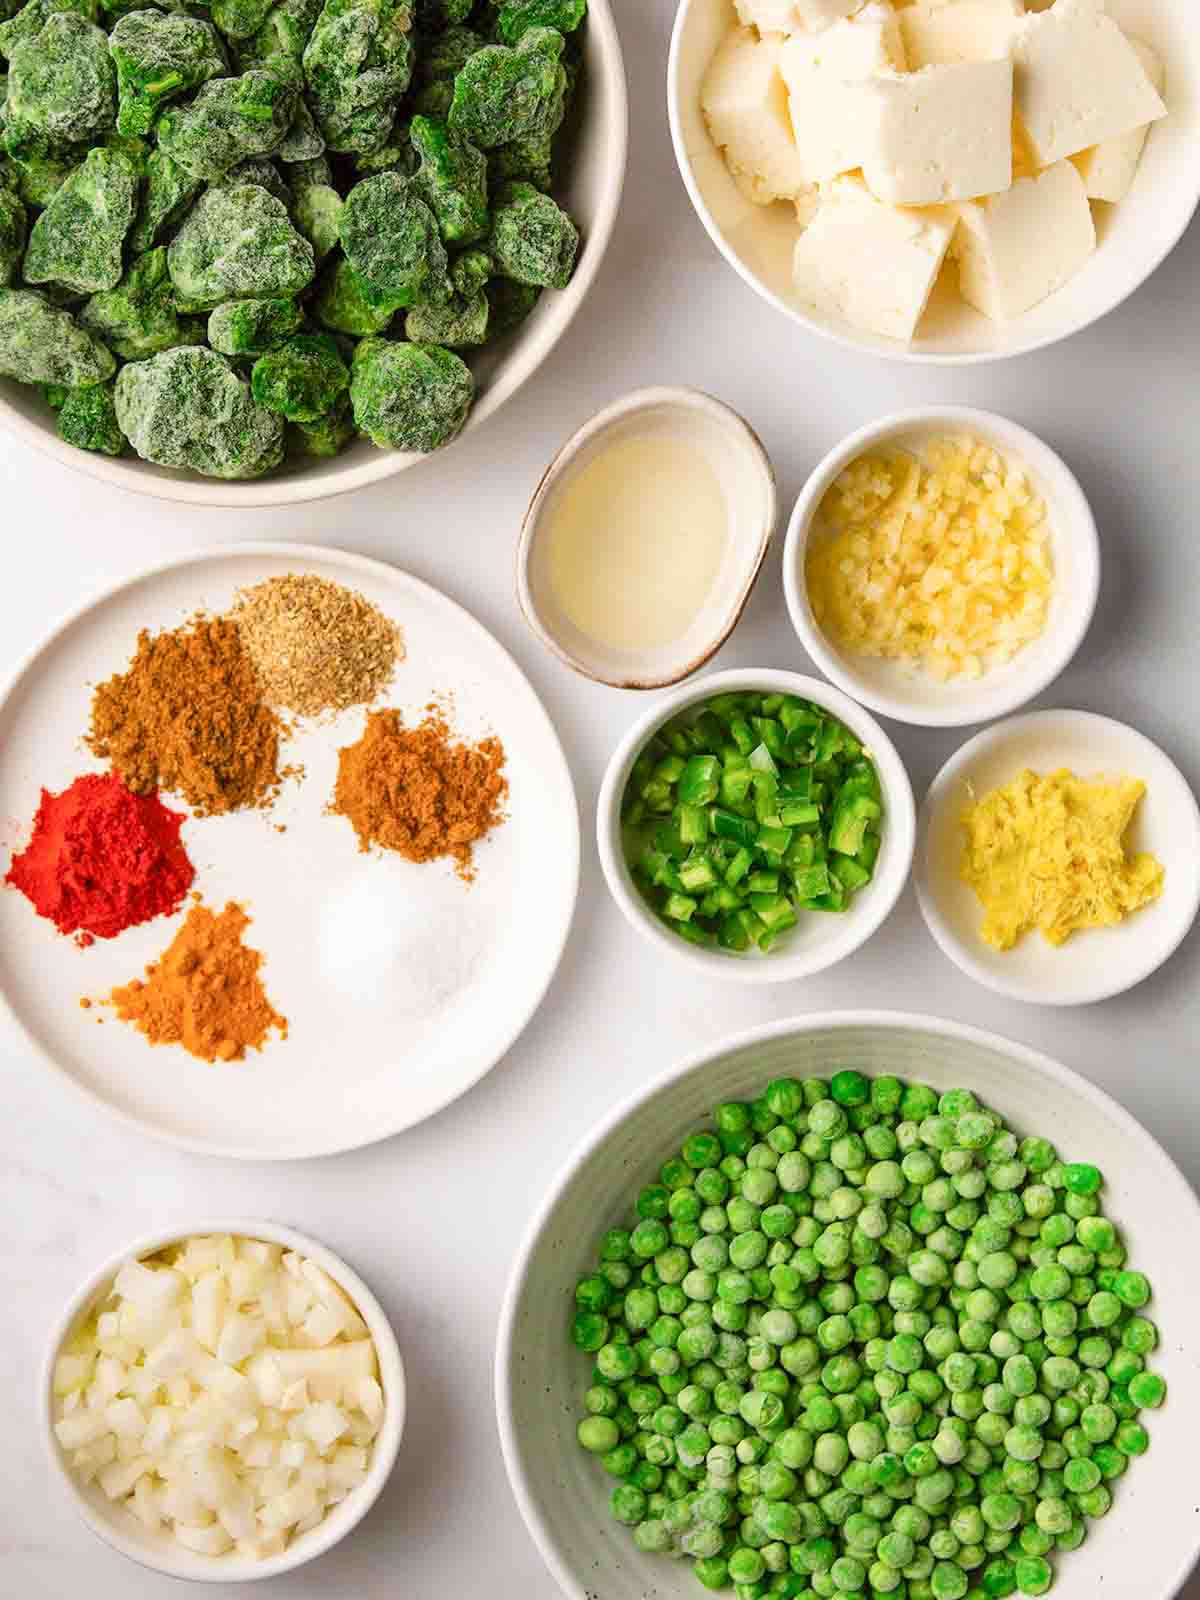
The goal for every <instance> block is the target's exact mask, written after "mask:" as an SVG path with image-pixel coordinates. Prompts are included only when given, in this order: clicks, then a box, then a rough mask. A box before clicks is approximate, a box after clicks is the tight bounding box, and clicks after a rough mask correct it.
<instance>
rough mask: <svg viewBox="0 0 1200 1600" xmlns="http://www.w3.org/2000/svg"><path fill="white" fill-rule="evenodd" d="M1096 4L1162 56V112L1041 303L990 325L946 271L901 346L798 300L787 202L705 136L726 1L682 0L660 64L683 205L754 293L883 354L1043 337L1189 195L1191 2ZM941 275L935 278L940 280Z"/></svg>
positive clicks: (1124, 275) (1000, 346)
mask: <svg viewBox="0 0 1200 1600" xmlns="http://www.w3.org/2000/svg"><path fill="white" fill-rule="evenodd" d="M1106 10H1107V11H1108V12H1109V13H1110V14H1111V15H1112V16H1113V17H1114V18H1115V19H1116V20H1117V21H1118V22H1119V23H1120V24H1121V26H1122V27H1124V28H1127V29H1128V30H1129V31H1130V32H1131V33H1133V34H1135V35H1137V36H1138V37H1139V38H1143V39H1145V40H1146V42H1147V43H1148V44H1150V45H1152V46H1153V47H1154V49H1155V50H1156V51H1157V53H1158V54H1159V56H1161V57H1162V59H1163V60H1164V61H1165V62H1166V68H1167V85H1166V100H1167V104H1168V107H1169V108H1170V115H1169V116H1168V117H1166V118H1165V119H1164V120H1163V121H1161V122H1158V123H1156V124H1155V126H1154V128H1153V129H1152V131H1151V133H1150V137H1149V139H1148V140H1147V143H1146V149H1145V153H1144V154H1143V157H1142V162H1141V166H1140V168H1139V170H1138V174H1137V177H1136V179H1135V181H1134V185H1133V188H1132V189H1131V191H1130V193H1129V194H1128V196H1127V197H1126V198H1125V199H1124V200H1123V201H1122V202H1121V204H1120V205H1118V206H1104V205H1101V206H1099V207H1098V208H1097V209H1098V221H1097V233H1098V235H1099V244H1098V247H1097V249H1096V253H1095V254H1094V256H1093V257H1092V258H1091V260H1090V261H1089V262H1088V263H1087V265H1086V266H1085V267H1084V269H1083V271H1082V272H1080V273H1079V274H1077V276H1076V277H1074V278H1072V279H1071V281H1070V282H1069V283H1067V284H1064V286H1063V287H1062V288H1061V289H1060V290H1059V291H1058V292H1057V293H1056V294H1053V295H1051V296H1050V297H1049V299H1047V300H1044V301H1043V302H1042V304H1041V305H1039V306H1035V307H1034V308H1033V309H1032V310H1031V311H1027V312H1026V313H1025V315H1024V316H1021V317H1017V318H1015V319H1014V320H1013V321H1012V322H1009V323H1005V324H998V323H993V322H990V321H988V319H987V318H986V317H983V316H980V315H979V313H978V312H975V311H973V310H972V309H971V308H970V307H969V306H968V305H967V304H966V302H965V301H963V300H961V299H960V298H959V296H958V294H957V290H956V285H955V284H954V283H953V280H952V279H951V282H950V284H949V285H948V286H947V288H946V289H943V286H942V284H939V285H938V288H937V289H936V290H935V293H934V299H933V303H932V305H931V306H930V308H929V310H928V311H927V313H926V315H925V317H924V318H923V319H922V322H921V326H920V330H919V333H918V337H917V338H916V340H915V341H914V342H913V344H912V345H904V344H901V343H899V342H898V341H896V340H894V339H886V338H882V337H880V336H879V335H877V334H871V333H865V332H863V331H862V330H861V329H858V328H852V327H851V326H850V325H849V324H848V323H845V322H841V321H839V320H836V319H834V318H823V317H821V316H819V315H818V314H817V313H816V312H814V311H811V310H809V309H807V308H806V307H804V306H803V305H802V304H801V303H800V302H799V300H798V299H797V298H796V295H795V292H794V290H793V288H792V271H791V264H792V252H793V248H794V246H795V242H796V238H797V234H798V229H797V225H796V220H795V215H794V212H793V209H792V207H791V206H790V205H774V206H756V205H753V204H751V203H750V201H748V200H747V199H746V198H745V196H744V195H743V194H742V193H741V191H740V190H739V189H738V187H737V185H736V184H735V183H734V181H733V179H732V178H731V177H730V176H729V173H728V171H727V170H726V168H725V163H724V161H723V160H722V158H721V154H720V151H719V150H718V149H717V148H716V146H715V145H714V144H713V143H712V140H711V139H710V138H709V136H708V130H707V129H706V127H705V125H704V117H703V114H702V113H701V110H700V90H701V85H702V83H703V81H704V75H705V72H706V71H707V69H708V64H709V62H710V61H711V60H712V58H713V55H714V53H715V52H716V49H717V46H718V45H719V44H720V42H721V40H722V38H724V36H725V32H726V30H727V28H728V27H729V26H730V23H731V22H732V20H733V18H734V15H735V13H734V8H733V3H732V0H682V3H681V5H680V7H679V11H678V13H677V15H676V18H675V31H674V34H673V36H672V39H671V53H670V60H669V65H668V67H667V106H668V112H669V115H670V120H671V137H672V140H673V142H674V145H675V157H676V160H677V161H678V163H679V170H680V172H681V173H682V174H683V181H684V183H685V184H686V185H687V190H688V194H689V195H690V196H691V199H692V204H693V205H694V206H695V208H696V213H697V215H698V216H699V218H700V220H701V222H703V224H704V226H705V228H706V229H707V230H708V233H709V237H710V238H711V239H712V241H713V243H714V244H715V245H716V246H717V249H718V250H720V252H721V254H722V255H723V256H724V257H725V259H726V260H727V261H728V262H729V264H730V266H731V267H733V269H734V270H735V271H736V272H737V273H738V275H739V276H740V277H741V278H743V279H744V280H745V282H746V283H748V284H749V285H750V287H751V288H752V289H753V290H754V291H755V292H756V293H757V294H759V295H761V296H762V298H763V299H764V300H767V301H769V302H770V304H771V305H773V306H775V307H776V308H777V309H778V310H779V311H782V312H783V313H784V315H785V316H787V317H790V318H791V320H792V321H793V322H795V323H797V324H798V325H799V326H800V327H802V328H807V329H808V330H809V331H810V332H813V333H819V334H823V335H824V336H825V337H826V338H830V339H834V340H836V341H837V342H838V343H839V344H843V345H847V346H849V347H851V348H852V349H856V350H866V351H870V352H872V353H874V354H876V355H881V356H886V357H888V358H889V359H890V360H893V361H923V362H941V363H944V364H954V363H958V364H961V363H968V362H975V361H996V360H1001V359H1003V358H1004V357H1006V356H1016V355H1021V354H1023V353H1025V352H1026V351H1029V350H1038V349H1041V348H1042V347H1043V346H1044V345H1049V344H1054V343H1055V342H1056V341H1057V340H1059V339H1064V338H1066V337H1067V336H1068V335H1069V334H1072V333H1077V332H1078V331H1079V330H1080V329H1081V328H1086V327H1087V326H1088V324H1089V323H1092V322H1095V321H1096V320H1097V318H1099V317H1102V316H1104V315H1105V314H1106V313H1107V312H1109V311H1112V310H1113V309H1114V308H1115V307H1116V306H1118V305H1120V304H1121V302H1122V301H1123V300H1124V299H1125V298H1126V297H1127V296H1128V295H1130V294H1132V292H1133V291H1134V290H1135V289H1136V288H1137V287H1138V285H1139V284H1141V283H1142V282H1144V280H1145V279H1146V278H1148V277H1149V276H1150V274H1151V273H1152V272H1153V271H1154V269H1155V267H1157V266H1158V265H1159V264H1160V262H1161V261H1162V260H1163V259H1164V257H1166V256H1167V255H1168V253H1169V252H1170V251H1171V250H1172V249H1173V247H1174V246H1175V244H1176V243H1177V242H1178V241H1179V239H1180V238H1181V237H1182V235H1183V232H1184V230H1185V229H1186V227H1187V225H1188V223H1189V222H1190V220H1191V217H1192V214H1193V212H1194V211H1195V209H1196V203H1197V200H1198V199H1200V31H1198V30H1197V28H1196V26H1195V9H1194V6H1193V4H1192V0H1108V4H1107V6H1106ZM943 282H944V280H943Z"/></svg>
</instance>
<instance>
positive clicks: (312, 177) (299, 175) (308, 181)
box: [285, 156, 333, 195]
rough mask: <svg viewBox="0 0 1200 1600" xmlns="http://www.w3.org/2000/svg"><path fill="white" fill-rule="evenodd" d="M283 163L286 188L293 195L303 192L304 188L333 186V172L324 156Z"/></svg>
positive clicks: (329, 187)
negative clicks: (285, 167) (285, 171)
mask: <svg viewBox="0 0 1200 1600" xmlns="http://www.w3.org/2000/svg"><path fill="white" fill-rule="evenodd" d="M285 164H286V166H287V183H288V188H289V189H290V190H291V191H292V193H293V194H294V195H300V194H303V193H304V191H305V189H316V188H325V189H331V188H332V187H333V173H332V171H331V170H330V166H329V162H328V161H327V160H326V158H325V157H324V156H313V158H312V159H311V161H289V162H287V163H285Z"/></svg>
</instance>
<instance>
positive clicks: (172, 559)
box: [0, 539, 583, 1163]
mask: <svg viewBox="0 0 1200 1600" xmlns="http://www.w3.org/2000/svg"><path fill="white" fill-rule="evenodd" d="M242 556H271V557H278V558H279V559H280V560H281V561H284V562H292V561H294V562H298V563H304V562H318V563H325V562H330V561H332V562H335V563H336V564H337V565H339V566H344V567H348V568H350V569H351V570H353V571H358V572H362V573H364V574H368V575H369V574H380V573H385V574H386V575H387V577H388V579H389V581H390V580H391V579H392V578H394V577H395V575H396V574H397V573H399V574H400V575H401V576H402V577H404V578H405V579H406V580H407V581H408V582H409V583H411V584H413V585H415V586H416V587H417V588H419V589H421V590H422V591H424V592H426V593H428V594H431V595H433V596H434V597H435V598H436V600H437V601H438V603H439V604H440V605H443V606H446V607H449V608H450V609H451V610H452V611H453V612H454V613H455V614H456V616H457V617H458V618H459V619H460V621H461V622H462V623H463V624H464V625H465V626H468V627H470V628H471V629H473V630H475V631H477V632H479V633H482V634H484V635H485V636H486V637H487V639H488V640H489V641H490V643H491V644H492V646H493V647H494V648H495V649H496V650H498V651H499V652H500V653H501V655H503V656H504V657H505V659H506V660H507V661H508V662H509V664H510V665H511V667H512V669H513V671H514V672H515V673H516V674H517V675H518V677H519V678H520V679H521V680H522V682H524V683H525V685H526V686H527V688H528V689H529V692H530V694H531V695H532V696H533V698H534V700H535V702H536V703H537V706H538V708H539V709H540V711H541V714H542V717H543V719H544V721H545V725H546V731H547V733H548V734H549V735H550V738H551V740H552V741H553V746H554V748H555V750H556V751H557V753H558V759H559V761H560V763H561V765H562V769H563V771H564V772H565V774H566V777H567V782H568V784H569V785H570V789H571V793H572V794H573V795H574V794H575V781H574V778H573V777H572V776H571V769H570V764H569V763H568V761H567V757H566V752H565V751H564V750H563V747H562V740H561V739H560V738H559V734H558V729H557V728H556V727H555V725H554V722H553V720H552V718H551V716H550V713H549V712H548V711H547V710H546V707H545V703H544V702H543V700H542V697H541V695H540V694H538V692H537V690H536V689H535V688H534V687H533V684H532V683H531V682H530V680H529V677H528V675H527V673H526V672H525V671H524V669H523V668H522V667H521V665H520V663H519V662H518V661H517V659H516V657H515V656H514V655H513V654H512V652H511V651H510V650H508V649H507V648H506V646H505V645H503V644H502V643H501V642H500V640H499V639H498V638H497V637H496V635H495V634H494V633H492V631H491V630H490V629H489V628H485V627H484V625H483V623H482V622H480V621H479V619H478V617H476V616H475V615H474V614H473V613H472V612H470V611H468V610H467V608H466V607H465V606H463V605H461V604H460V603H459V602H458V601H457V600H455V599H452V598H451V596H450V595H448V594H447V593H446V592H445V591H444V590H442V589H439V588H438V587H437V586H436V585H435V584H432V583H427V582H426V581H425V579H424V578H418V577H416V576H415V574H413V573H411V572H409V571H408V569H407V568H405V567H398V566H394V565H393V564H392V563H391V562H389V561H380V560H377V559H376V558H375V557H374V556H364V555H359V554H358V553H357V552H356V551H351V550H343V549H341V548H340V547H338V546H326V545H317V544H298V543H295V544H293V543H288V542H285V541H283V540H273V539H246V540H242V541H240V542H238V543H235V544H213V545H205V546H204V547H203V548H202V549H200V550H181V551H178V552H177V553H176V554H174V555H171V556H168V557H166V558H165V559H164V560H162V561H159V562H156V563H155V564H154V565H153V566H149V567H143V568H140V569H139V570H138V571H136V572H134V573H133V574H131V575H128V576H126V577H124V578H120V579H118V580H117V581H116V582H115V583H109V584H105V585H104V587H103V588H101V589H99V590H97V591H96V592H95V593H94V594H91V595H89V596H88V597H87V599H85V600H83V601H82V602H80V604H79V605H77V606H73V607H72V608H71V609H70V610H69V611H67V612H66V613H65V614H63V615H62V616H60V617H58V619H57V620H56V621H55V622H54V623H53V624H52V626H51V627H50V628H48V629H47V630H46V632H45V633H44V634H43V635H42V636H41V637H40V638H39V639H38V640H37V641H36V642H35V643H34V644H33V645H32V647H31V648H30V649H29V650H27V651H26V652H25V654H24V655H23V656H22V657H21V659H20V660H19V661H18V662H16V664H15V665H14V666H13V668H12V670H11V671H10V672H9V673H8V674H7V676H6V677H4V678H2V679H0V707H2V706H3V705H4V704H5V703H6V702H7V701H8V699H9V697H10V696H11V695H12V693H13V692H14V690H15V689H16V688H17V686H18V685H19V684H20V682H21V679H22V678H23V677H24V676H25V674H26V673H27V672H28V671H29V669H30V668H31V667H32V666H33V665H34V663H35V662H36V660H37V659H38V657H39V656H40V655H41V654H42V652H43V651H44V650H45V649H47V648H48V647H49V645H50V644H51V643H52V642H53V641H54V640H56V639H57V638H58V637H59V636H60V635H61V634H63V633H65V632H66V631H67V630H68V629H69V628H71V627H72V626H73V625H74V624H75V623H76V622H78V621H79V620H80V619H81V618H83V617H85V616H86V615H87V613H88V612H89V611H91V610H93V609H94V608H95V607H98V606H101V605H103V604H105V603H106V602H107V601H109V600H111V599H112V598H113V597H114V596H115V595H118V594H120V593H121V592H122V591H123V590H125V589H133V588H134V587H136V586H137V585H139V584H141V583H143V582H145V581H146V580H147V579H152V578H157V577H159V576H161V574H163V573H164V572H170V571H172V570H174V568H176V567H187V566H191V565H193V564H195V565H203V564H204V563H205V562H207V561H212V560H222V561H236V560H238V559H239V558H240V557H242ZM575 809H576V822H577V823H578V796H576V799H575ZM582 861H583V839H582V830H581V829H580V828H579V827H578V826H577V827H576V830H575V857H574V861H573V863H572V868H571V876H572V878H573V881H574V888H573V900H572V910H571V914H570V916H569V917H568V918H567V921H566V924H565V926H564V927H563V931H562V940H561V942H560V944H559V947H558V950H557V953H556V954H555V957H554V960H553V962H552V963H551V965H550V967H549V970H548V971H547V974H546V982H545V984H544V986H543V987H542V989H541V991H540V993H538V994H537V995H536V996H533V997H532V1003H531V1004H530V1006H529V1009H528V1011H527V1012H526V1013H525V1014H524V1015H523V1016H522V1017H520V1018H519V1019H518V1020H517V1024H516V1026H515V1027H514V1029H513V1032H512V1034H511V1036H510V1037H509V1038H508V1040H507V1041H506V1042H505V1044H504V1047H503V1049H502V1050H500V1051H499V1052H498V1053H497V1054H496V1056H495V1058H494V1060H492V1061H491V1063H490V1064H488V1065H485V1066H481V1067H480V1069H479V1071H478V1072H477V1073H476V1075H475V1076H474V1077H473V1078H472V1079H471V1080H470V1082H468V1083H464V1084H463V1085H462V1087H461V1088H460V1089H458V1090H456V1092H455V1093H454V1094H453V1095H451V1096H450V1098H449V1099H448V1100H446V1101H445V1102H443V1104H442V1105H441V1106H439V1107H438V1109H437V1110H436V1111H432V1112H429V1113H428V1114H427V1116H438V1115H439V1114H440V1113H441V1112H442V1111H444V1110H445V1109H446V1107H447V1106H449V1105H453V1103H454V1101H455V1100H458V1099H461V1098H462V1096H463V1095H464V1094H468V1093H469V1092H470V1091H471V1090H472V1089H473V1088H474V1087H475V1086H476V1084H478V1083H479V1082H481V1081H482V1079H484V1078H486V1077H487V1075H488V1073H489V1072H491V1071H492V1070H493V1069H494V1068H495V1067H497V1066H499V1064H500V1062H501V1061H502V1060H503V1059H504V1057H505V1056H506V1055H507V1054H508V1052H509V1051H510V1050H511V1049H512V1047H513V1045H514V1044H515V1043H516V1041H517V1040H518V1039H519V1038H520V1037H521V1035H522V1034H523V1033H524V1031H525V1029H526V1028H527V1027H528V1026H529V1024H530V1022H531V1021H532V1020H533V1018H534V1017H535V1016H536V1015H537V1013H538V1010H539V1009H540V1007H541V1004H542V1002H543V1000H545V998H546V994H547V992H548V991H549V989H550V985H551V984H552V983H553V981H554V977H555V974H556V973H557V971H558V968H559V966H560V964H561V962H562V957H563V952H564V951H565V950H566V948H567V943H568V941H569V939H570V937H571V929H572V927H573V926H574V923H575V911H576V909H577V908H578V904H579V877H580V872H581V870H582ZM0 1015H4V1016H6V1017H7V1018H8V1020H9V1021H10V1023H11V1024H12V1026H13V1027H14V1028H16V1030H17V1032H18V1033H19V1034H20V1036H21V1038H22V1039H23V1040H24V1041H25V1044H26V1046H27V1048H28V1049H29V1050H30V1051H31V1053H32V1055H33V1056H34V1058H35V1059H36V1060H37V1061H39V1062H40V1063H41V1064H42V1065H43V1066H45V1067H48V1068H49V1069H50V1071H51V1073H52V1074H53V1077H54V1080H55V1082H57V1083H59V1084H61V1085H63V1086H64V1088H66V1089H67V1090H68V1091H69V1092H70V1093H71V1094H73V1095H75V1096H76V1097H77V1098H78V1099H79V1101H80V1103H81V1104H83V1105H85V1106H87V1107H88V1109H89V1110H91V1111H97V1110H99V1111H101V1112H103V1114H104V1115H105V1116H106V1117H112V1118H114V1119H115V1120H116V1121H117V1122H119V1123H122V1124H123V1125H124V1126H125V1127H127V1128H132V1129H133V1130H135V1131H136V1132H137V1133H139V1134H141V1135H142V1137H143V1138H152V1139H155V1140H157V1141H159V1142H160V1143H162V1144H167V1145H173V1146H174V1147H175V1148H176V1149H177V1150H189V1151H191V1152H193V1153H194V1154H196V1155H202V1156H216V1157H218V1158H220V1159H223V1160H229V1161H269V1162H272V1163H274V1162H281V1163H282V1162H291V1161H309V1160H320V1159H323V1158H325V1157H328V1156H337V1155H343V1154H346V1153H347V1152H349V1151H350V1150H358V1149H363V1148H364V1145H363V1143H362V1142H361V1141H355V1142H353V1143H350V1144H343V1145H336V1146H333V1147H330V1148H322V1149H320V1150H318V1151H315V1152H308V1153H302V1154H296V1153H295V1152H293V1151H281V1152H279V1153H277V1154H272V1153H267V1154H264V1153H263V1152H262V1151H261V1150H246V1149H244V1148H243V1147H241V1146H237V1145H225V1144H221V1145H214V1144H212V1143H211V1142H209V1141H208V1140H205V1139H193V1138H191V1137H189V1136H188V1135H186V1134H176V1133H172V1132H170V1131H167V1130H165V1129H161V1128H150V1127H149V1126H148V1125H147V1124H146V1122H144V1121H143V1119H142V1118H141V1117H139V1116H138V1115H137V1114H136V1113H134V1112H129V1111H124V1110H122V1109H121V1108H120V1107H118V1106H115V1105H110V1104H109V1103H108V1102H107V1101H105V1100H102V1099H100V1098H99V1097H98V1096H97V1095H95V1094H94V1093H93V1092H92V1090H90V1089H89V1088H87V1087H85V1085H83V1084H82V1083H80V1082H79V1081H78V1080H77V1079H76V1078H75V1077H74V1076H73V1075H72V1074H71V1073H69V1072H67V1071H66V1070H65V1068H63V1067H62V1066H61V1065H60V1064H59V1062H58V1061H57V1060H56V1059H55V1057H54V1055H53V1053H52V1052H51V1051H50V1050H48V1049H47V1048H46V1047H45V1045H43V1044H42V1043H41V1041H40V1040H39V1039H38V1038H37V1037H36V1036H35V1035H34V1034H33V1033H32V1032H31V1031H30V1030H29V1028H28V1027H27V1026H26V1024H25V1022H24V1021H23V1019H22V1018H21V1017H20V1015H19V1014H18V1012H17V1010H16V1008H15V1007H14V1006H13V1005H12V1004H11V1003H10V1001H9V999H8V997H7V995H6V994H5V992H4V990H3V989H2V988H0ZM422 1120H427V1117H426V1118H421V1119H418V1122H417V1123H413V1122H401V1123H399V1124H396V1125H393V1126H389V1127H387V1128H385V1129H383V1130H382V1131H381V1132H379V1133H376V1134H374V1135H373V1136H372V1139H371V1140H370V1141H369V1142H370V1143H374V1144H380V1143H382V1142H383V1140H385V1139H393V1138H396V1137H397V1136H398V1135H400V1134H402V1133H407V1132H408V1130H409V1128H411V1127H415V1126H418V1125H419V1122H420V1121H422Z"/></svg>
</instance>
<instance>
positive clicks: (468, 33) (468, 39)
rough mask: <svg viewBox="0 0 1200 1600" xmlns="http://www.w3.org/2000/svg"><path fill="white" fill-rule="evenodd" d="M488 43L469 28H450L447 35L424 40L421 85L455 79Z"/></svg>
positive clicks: (419, 67)
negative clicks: (443, 79) (438, 80)
mask: <svg viewBox="0 0 1200 1600" xmlns="http://www.w3.org/2000/svg"><path fill="white" fill-rule="evenodd" d="M486 43H487V40H486V39H482V38H481V37H480V36H479V34H477V33H475V32H474V31H473V30H472V29H470V28H459V27H453V28H447V29H446V31H445V33H441V34H438V35H437V37H436V38H433V39H427V40H426V41H425V43H424V46H423V48H422V49H421V51H420V53H419V55H418V56H417V77H418V78H419V79H420V81H421V82H422V83H434V82H435V81H436V80H437V79H439V78H450V79H451V80H453V79H454V78H457V77H458V75H459V73H460V72H461V71H462V69H463V68H464V67H465V66H466V64H467V62H468V61H469V60H470V59H471V57H472V56H473V55H474V54H475V52H476V51H477V50H482V49H483V47H484V45H485V44H486Z"/></svg>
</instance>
